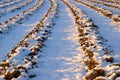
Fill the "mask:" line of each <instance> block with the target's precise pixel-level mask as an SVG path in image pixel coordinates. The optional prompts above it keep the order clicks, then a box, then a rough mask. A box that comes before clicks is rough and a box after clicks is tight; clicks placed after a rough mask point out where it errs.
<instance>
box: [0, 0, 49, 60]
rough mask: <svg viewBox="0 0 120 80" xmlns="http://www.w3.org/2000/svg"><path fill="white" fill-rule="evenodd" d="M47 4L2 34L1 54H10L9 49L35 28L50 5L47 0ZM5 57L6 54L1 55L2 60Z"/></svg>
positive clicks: (0, 41) (0, 42)
mask: <svg viewBox="0 0 120 80" xmlns="http://www.w3.org/2000/svg"><path fill="white" fill-rule="evenodd" d="M45 4H47V5H43V6H41V8H39V9H38V10H37V11H35V12H34V14H33V15H32V16H31V17H30V18H28V19H25V20H23V21H22V24H21V25H20V24H16V25H15V27H14V29H12V30H11V31H10V32H8V33H6V34H2V35H0V45H2V47H1V48H0V53H2V54H1V55H5V54H8V53H9V51H10V50H11V49H12V48H13V47H14V46H15V45H16V44H17V43H18V42H19V41H20V40H21V39H22V38H23V37H25V35H26V34H27V33H29V31H31V30H32V29H33V27H34V26H35V25H36V23H38V22H39V20H41V18H42V16H43V15H44V13H45V12H46V10H47V9H48V7H49V2H48V1H47V0H45ZM36 16H39V17H36ZM19 34H20V35H19ZM6 43H7V44H6ZM4 57H5V56H0V60H2V59H3V58H4Z"/></svg>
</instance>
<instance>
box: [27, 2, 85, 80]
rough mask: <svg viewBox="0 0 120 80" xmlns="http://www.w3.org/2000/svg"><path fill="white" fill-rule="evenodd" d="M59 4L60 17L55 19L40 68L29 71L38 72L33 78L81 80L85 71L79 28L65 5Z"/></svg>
mask: <svg viewBox="0 0 120 80" xmlns="http://www.w3.org/2000/svg"><path fill="white" fill-rule="evenodd" d="M59 4H60V5H59V12H58V16H59V18H58V19H56V20H55V23H56V25H55V26H53V30H52V34H51V35H50V37H49V39H48V40H47V41H46V44H45V45H46V47H45V48H43V49H42V53H40V59H39V68H37V69H35V70H31V71H30V72H29V73H33V74H34V73H37V76H36V77H35V78H33V79H31V80H37V79H43V80H80V78H81V77H82V74H81V73H83V72H84V69H83V65H82V64H81V63H80V61H81V59H82V58H81V55H82V53H81V52H80V51H79V43H78V37H77V35H76V34H78V32H77V29H76V27H75V24H74V23H73V20H72V19H71V18H70V17H69V16H70V15H69V16H68V11H66V7H65V5H63V4H62V3H60V2H59ZM63 8H64V9H65V10H63ZM63 23H64V24H63Z"/></svg>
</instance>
